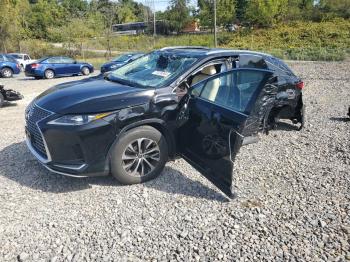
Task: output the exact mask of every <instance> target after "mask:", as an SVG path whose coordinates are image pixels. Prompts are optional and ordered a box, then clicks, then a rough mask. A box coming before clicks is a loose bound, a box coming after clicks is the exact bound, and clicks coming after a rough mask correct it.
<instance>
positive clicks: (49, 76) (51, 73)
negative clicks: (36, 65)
mask: <svg viewBox="0 0 350 262" xmlns="http://www.w3.org/2000/svg"><path fill="white" fill-rule="evenodd" d="M44 75H45V78H46V79H52V78H54V77H55V72H54V71H53V70H51V69H47V70H45V73H44Z"/></svg>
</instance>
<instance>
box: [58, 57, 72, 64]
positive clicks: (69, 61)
mask: <svg viewBox="0 0 350 262" xmlns="http://www.w3.org/2000/svg"><path fill="white" fill-rule="evenodd" d="M74 61H75V60H74V59H72V58H69V57H64V56H63V57H61V63H62V64H73V63H74Z"/></svg>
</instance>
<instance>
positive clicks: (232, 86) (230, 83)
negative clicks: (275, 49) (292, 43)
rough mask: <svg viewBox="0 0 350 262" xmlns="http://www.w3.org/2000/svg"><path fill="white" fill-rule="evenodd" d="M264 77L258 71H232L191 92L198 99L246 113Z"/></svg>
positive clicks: (263, 73) (261, 72)
mask: <svg viewBox="0 0 350 262" xmlns="http://www.w3.org/2000/svg"><path fill="white" fill-rule="evenodd" d="M265 75H266V72H265V71H259V70H234V71H231V72H229V73H227V74H223V75H222V76H220V77H217V78H214V79H210V80H208V81H207V82H206V83H205V85H203V86H202V85H200V86H198V88H194V90H193V91H192V92H195V94H194V95H197V96H198V93H199V92H200V95H199V96H200V97H201V98H203V99H205V100H209V101H211V102H213V103H214V104H217V105H219V106H224V107H226V108H229V109H231V110H234V111H239V112H243V113H244V112H246V111H247V108H248V105H249V102H250V101H251V99H252V97H253V96H254V94H256V90H257V89H258V87H259V86H260V84H261V82H262V80H263V79H264V77H265Z"/></svg>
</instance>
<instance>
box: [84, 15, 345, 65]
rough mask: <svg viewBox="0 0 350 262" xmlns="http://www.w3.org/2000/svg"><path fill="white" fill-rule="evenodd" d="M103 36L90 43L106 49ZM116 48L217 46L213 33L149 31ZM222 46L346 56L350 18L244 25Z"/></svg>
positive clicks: (221, 40) (294, 55)
mask: <svg viewBox="0 0 350 262" xmlns="http://www.w3.org/2000/svg"><path fill="white" fill-rule="evenodd" d="M104 42H105V40H104V39H103V38H100V39H94V40H90V41H89V42H88V46H89V47H90V48H91V47H93V48H95V49H104V44H105V43H104ZM110 44H111V46H112V49H113V50H114V51H119V52H123V51H134V50H142V51H150V50H154V49H158V48H162V47H165V46H208V47H212V46H213V36H212V35H211V34H204V35H177V36H158V37H156V38H153V37H152V36H148V35H138V36H117V37H114V38H112V40H111V42H110ZM218 44H219V47H226V48H234V49H249V50H256V51H263V52H267V53H271V54H273V55H275V56H277V57H280V58H283V59H293V60H325V61H329V60H343V59H345V57H347V56H348V55H349V54H350V20H343V19H336V20H333V21H326V22H320V23H315V22H294V23H291V24H283V25H279V26H277V27H275V28H271V29H255V30H251V29H241V30H240V31H238V32H234V33H227V32H221V33H219V36H218Z"/></svg>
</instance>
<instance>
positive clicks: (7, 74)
mask: <svg viewBox="0 0 350 262" xmlns="http://www.w3.org/2000/svg"><path fill="white" fill-rule="evenodd" d="M1 75H2V76H3V77H5V78H10V77H12V75H13V71H12V69H11V68H8V67H5V68H3V69H2V70H1Z"/></svg>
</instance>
